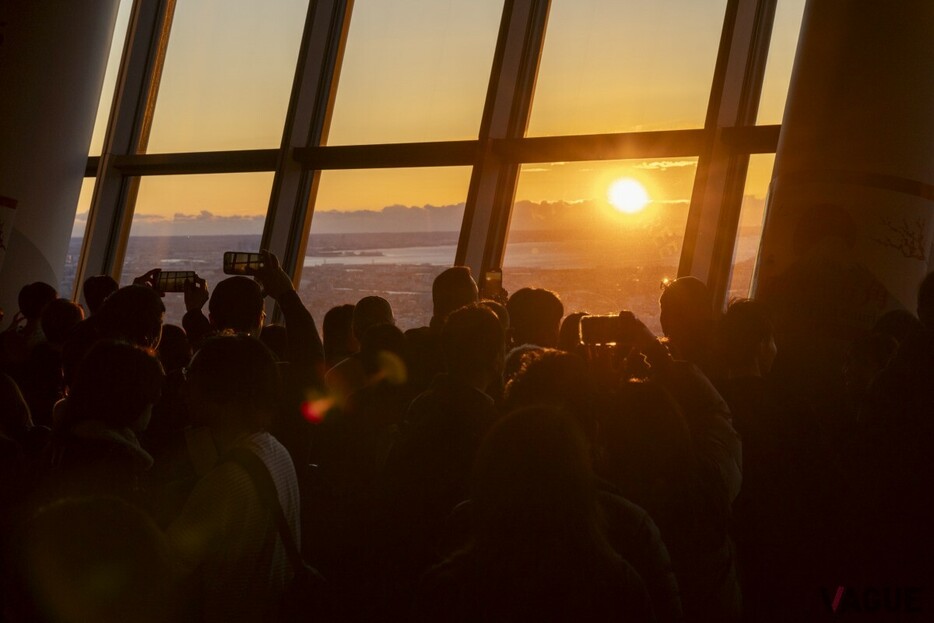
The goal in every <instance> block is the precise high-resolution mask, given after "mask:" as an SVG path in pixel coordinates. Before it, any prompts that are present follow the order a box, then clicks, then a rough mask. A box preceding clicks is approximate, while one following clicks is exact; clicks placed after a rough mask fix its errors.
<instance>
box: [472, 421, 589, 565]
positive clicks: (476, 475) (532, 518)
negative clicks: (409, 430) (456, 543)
mask: <svg viewBox="0 0 934 623" xmlns="http://www.w3.org/2000/svg"><path fill="white" fill-rule="evenodd" d="M471 499H472V501H473V503H474V508H475V511H476V514H475V517H476V524H477V533H478V540H479V542H480V545H481V547H482V546H483V545H486V544H489V545H491V546H493V547H496V548H505V549H507V550H511V549H513V548H516V549H527V550H529V551H528V553H530V554H532V555H535V554H534V553H533V552H534V551H535V550H536V549H538V550H539V555H541V554H542V553H545V551H546V550H547V553H548V554H553V553H554V550H559V549H561V550H572V548H573V549H576V550H579V549H581V545H582V542H583V544H585V545H586V544H591V545H593V544H595V543H599V542H600V541H601V536H600V532H599V527H598V521H597V517H598V510H597V501H596V493H595V489H594V478H593V474H592V472H591V470H590V462H589V457H588V454H587V446H586V444H585V442H584V438H583V436H582V435H581V433H580V430H579V429H578V427H577V424H576V423H575V422H574V421H573V420H572V419H571V418H570V417H568V416H567V415H566V414H564V413H561V412H560V411H558V410H557V409H552V408H548V407H530V408H526V409H520V410H518V411H515V412H513V413H511V414H510V415H508V416H506V417H505V418H504V419H502V420H500V421H499V422H498V423H497V424H496V425H494V426H493V428H492V429H491V430H490V432H489V433H488V434H487V436H486V437H485V438H484V440H483V443H482V444H481V446H480V450H479V451H478V453H477V458H476V462H475V464H474V470H473V486H472V496H471ZM525 544H529V545H530V546H531V547H523V546H524V545H525ZM583 549H587V548H586V547H584V548H583ZM581 553H583V552H579V551H578V552H574V554H573V555H576V556H579V555H581Z"/></svg>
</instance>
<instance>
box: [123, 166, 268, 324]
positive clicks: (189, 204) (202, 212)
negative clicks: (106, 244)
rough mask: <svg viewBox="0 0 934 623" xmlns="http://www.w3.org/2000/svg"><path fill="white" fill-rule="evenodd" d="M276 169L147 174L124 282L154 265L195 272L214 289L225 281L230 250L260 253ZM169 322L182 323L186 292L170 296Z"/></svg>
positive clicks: (167, 300)
mask: <svg viewBox="0 0 934 623" xmlns="http://www.w3.org/2000/svg"><path fill="white" fill-rule="evenodd" d="M272 177H273V174H272V173H236V174H222V175H173V176H155V177H144V178H143V179H142V180H141V181H140V185H139V194H138V196H137V200H136V209H135V211H134V214H133V223H132V227H131V229H130V239H129V243H128V244H127V250H126V256H125V258H124V262H123V272H122V274H121V275H122V276H121V280H120V281H121V285H127V284H129V283H132V281H133V278H134V277H138V276H140V275H142V274H144V273H146V272H147V271H149V270H151V269H153V268H161V269H163V270H193V271H195V272H197V273H198V275H199V276H200V277H202V278H203V279H205V280H206V281H207V283H208V289H209V290H210V289H211V288H213V287H214V286H215V285H216V284H217V282H218V281H220V280H221V279H224V278H225V277H226V275H224V274H223V256H224V251H258V250H259V245H260V237H261V236H262V233H263V224H264V221H265V218H266V210H267V208H268V205H269V192H270V189H271V188H272ZM164 302H165V307H166V315H165V321H166V322H167V323H172V324H180V323H181V321H182V316H183V315H184V314H185V303H184V300H183V299H182V295H181V294H166V296H165V299H164Z"/></svg>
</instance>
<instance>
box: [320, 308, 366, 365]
mask: <svg viewBox="0 0 934 623" xmlns="http://www.w3.org/2000/svg"><path fill="white" fill-rule="evenodd" d="M353 310H354V306H353V305H351V304H349V303H348V304H347V305H337V306H336V307H332V308H331V309H329V310H328V312H327V313H326V314H325V315H324V320H323V321H322V322H321V334H322V336H321V339H322V341H323V342H324V364H325V366H326V367H327V368H328V369H330V368H333V367H334V366H336V365H337V364H338V363H340V362H341V361H343V360H344V359H346V358H347V357H350V356H351V355H353V354H354V353H356V352H357V351H359V350H360V343H359V342H358V341H357V338H355V337H354V334H353Z"/></svg>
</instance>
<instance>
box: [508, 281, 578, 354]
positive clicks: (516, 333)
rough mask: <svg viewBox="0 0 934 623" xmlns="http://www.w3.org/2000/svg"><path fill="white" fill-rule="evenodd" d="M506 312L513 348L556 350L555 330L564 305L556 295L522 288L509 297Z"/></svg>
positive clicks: (541, 290) (541, 289)
mask: <svg viewBox="0 0 934 623" xmlns="http://www.w3.org/2000/svg"><path fill="white" fill-rule="evenodd" d="M506 309H508V310H509V322H510V324H511V328H512V343H513V345H515V346H521V345H522V344H535V345H536V346H544V347H545V348H555V347H557V346H558V327H559V325H560V323H561V317H562V316H564V305H562V304H561V299H559V298H558V295H557V294H555V293H554V292H552V291H551V290H545V289H543V288H522V289H521V290H517V291H516V292H515V293H514V294H513V295H512V296H510V297H509V301H507V303H506Z"/></svg>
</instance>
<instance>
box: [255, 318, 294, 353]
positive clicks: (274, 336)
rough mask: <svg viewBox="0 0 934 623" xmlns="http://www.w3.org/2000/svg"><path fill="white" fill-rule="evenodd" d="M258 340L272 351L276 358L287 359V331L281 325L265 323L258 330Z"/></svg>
mask: <svg viewBox="0 0 934 623" xmlns="http://www.w3.org/2000/svg"><path fill="white" fill-rule="evenodd" d="M259 341H260V342H262V343H263V344H265V345H266V348H268V349H269V350H271V351H272V354H273V355H275V356H276V359H277V360H279V361H288V360H289V331H288V329H286V328H285V327H284V326H283V325H281V324H267V325H266V326H265V327H263V330H262V331H260V334H259Z"/></svg>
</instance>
